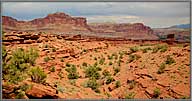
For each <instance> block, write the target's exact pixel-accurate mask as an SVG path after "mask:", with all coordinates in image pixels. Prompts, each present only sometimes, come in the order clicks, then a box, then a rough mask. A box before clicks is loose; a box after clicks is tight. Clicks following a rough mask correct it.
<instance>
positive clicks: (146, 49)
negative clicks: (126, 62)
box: [142, 47, 152, 53]
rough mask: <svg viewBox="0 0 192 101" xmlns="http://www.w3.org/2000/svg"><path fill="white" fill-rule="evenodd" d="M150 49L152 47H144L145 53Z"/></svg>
mask: <svg viewBox="0 0 192 101" xmlns="http://www.w3.org/2000/svg"><path fill="white" fill-rule="evenodd" d="M148 50H152V49H151V48H150V47H148V48H144V49H142V51H143V53H147V51H148Z"/></svg>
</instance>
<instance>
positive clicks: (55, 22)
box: [2, 12, 158, 40]
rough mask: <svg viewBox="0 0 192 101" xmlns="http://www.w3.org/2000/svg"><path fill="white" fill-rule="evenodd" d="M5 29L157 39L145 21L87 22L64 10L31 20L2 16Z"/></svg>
mask: <svg viewBox="0 0 192 101" xmlns="http://www.w3.org/2000/svg"><path fill="white" fill-rule="evenodd" d="M2 25H3V26H2V28H3V31H32V32H51V33H57V32H59V33H60V32H61V33H67V32H70V33H71V32H72V34H76V32H77V34H82V35H83V34H84V32H85V33H86V34H88V35H91V34H94V35H96V36H104V37H114V36H115V37H121V38H128V39H151V40H157V39H158V37H157V36H155V35H154V34H153V30H152V29H151V28H150V27H149V26H146V25H144V24H143V23H133V24H130V23H123V24H120V23H99V24H87V20H86V18H84V17H71V16H70V15H68V14H65V13H63V12H57V13H53V14H48V15H47V16H46V17H44V18H36V19H34V20H31V21H19V20H17V19H15V18H12V17H9V16H2Z"/></svg>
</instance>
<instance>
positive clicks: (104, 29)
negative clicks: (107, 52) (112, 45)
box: [90, 23, 158, 40]
mask: <svg viewBox="0 0 192 101" xmlns="http://www.w3.org/2000/svg"><path fill="white" fill-rule="evenodd" d="M90 28H91V30H92V31H93V32H96V33H101V34H106V35H112V36H121V37H124V38H128V39H152V40H157V39H158V37H157V36H155V35H153V30H152V29H151V28H150V27H148V26H145V25H144V24H142V23H134V24H129V23H123V24H90ZM107 33H108V34H107Z"/></svg>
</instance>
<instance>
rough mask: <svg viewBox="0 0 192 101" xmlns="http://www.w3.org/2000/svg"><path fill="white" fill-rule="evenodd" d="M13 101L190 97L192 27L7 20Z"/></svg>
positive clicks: (61, 16) (6, 84)
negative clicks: (31, 100) (16, 99)
mask: <svg viewBox="0 0 192 101" xmlns="http://www.w3.org/2000/svg"><path fill="white" fill-rule="evenodd" d="M2 29H3V32H2V33H3V39H2V41H3V42H2V44H3V53H2V56H3V69H2V71H3V74H2V75H3V80H2V81H3V82H2V83H3V85H2V86H3V87H2V88H3V89H2V93H3V98H5V99H15V98H24V99H189V98H190V28H177V27H176V26H172V27H169V28H151V27H150V26H147V25H144V24H143V23H87V19H86V18H84V17H72V16H70V15H68V14H66V13H63V12H57V13H53V14H49V15H47V16H46V17H44V18H37V19H34V20H31V21H19V20H17V19H15V18H12V17H9V16H2Z"/></svg>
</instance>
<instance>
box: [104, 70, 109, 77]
mask: <svg viewBox="0 0 192 101" xmlns="http://www.w3.org/2000/svg"><path fill="white" fill-rule="evenodd" d="M102 74H103V75H104V76H105V77H106V76H111V74H110V72H109V71H107V70H104V71H103V72H102Z"/></svg>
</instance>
